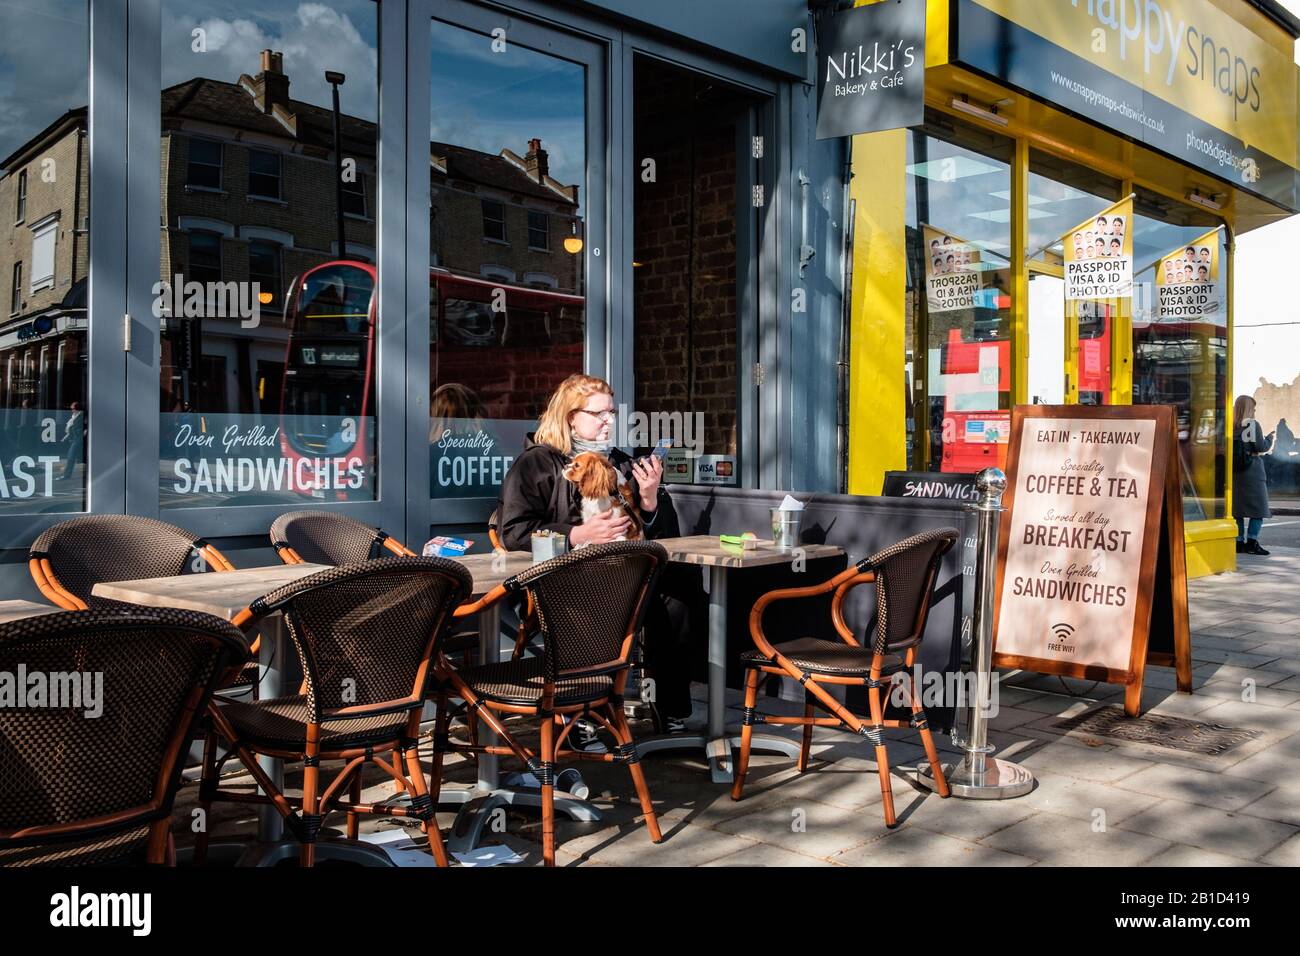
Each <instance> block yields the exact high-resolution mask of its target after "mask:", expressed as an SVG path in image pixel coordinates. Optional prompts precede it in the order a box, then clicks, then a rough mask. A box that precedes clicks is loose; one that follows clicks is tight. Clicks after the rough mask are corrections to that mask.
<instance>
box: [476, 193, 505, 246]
mask: <svg viewBox="0 0 1300 956" xmlns="http://www.w3.org/2000/svg"><path fill="white" fill-rule="evenodd" d="M489 205H492V206H496V207H497V208H498V209H500V210H501V218H500V220H499V221H500V223H501V236H500V238H498V237H496V236H493V235H489V234H488V223H489V222H497V221H498V220H496V219H491V218H490V217H489V216H488V206H489ZM479 208H480V209H481V210H482V213H483V241H484V242H499V243H501V244H503V245H507V246H508V245H510V239H509V235H510V233H509V232H508V231H507V229H506V204H505V203H504V202H503V201H502V200H500V199H488V198H486V197H484V198H481V199H479Z"/></svg>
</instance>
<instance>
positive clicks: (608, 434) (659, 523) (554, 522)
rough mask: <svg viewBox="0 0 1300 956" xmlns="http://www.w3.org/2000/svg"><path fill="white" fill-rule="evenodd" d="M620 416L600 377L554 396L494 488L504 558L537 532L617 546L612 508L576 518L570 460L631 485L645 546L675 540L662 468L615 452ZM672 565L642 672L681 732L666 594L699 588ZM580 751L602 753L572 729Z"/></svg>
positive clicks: (679, 655) (681, 699) (677, 624)
mask: <svg viewBox="0 0 1300 956" xmlns="http://www.w3.org/2000/svg"><path fill="white" fill-rule="evenodd" d="M616 418H617V412H616V411H615V404H614V390H613V389H612V388H610V386H609V383H608V382H606V381H604V380H603V379H599V378H596V377H594V376H591V375H580V374H579V375H570V376H569V377H568V378H566V379H565V380H564V381H563V382H561V383H560V385H559V387H558V388H557V389H556V390H555V393H554V394H553V395H552V396H551V398H550V401H549V403H548V404H547V406H546V411H544V412H543V413H542V417H541V420H540V422H539V423H538V428H537V431H536V432H534V433H532V434H530V435H528V436H527V437H526V439H525V444H524V450H523V451H522V452H521V453H520V455H519V457H518V458H516V459H515V461H514V463H513V464H512V465H511V466H510V471H509V472H507V474H506V478H505V481H504V482H503V483H502V485H501V497H500V500H499V502H498V505H497V516H498V523H499V533H500V535H501V543H502V544H503V545H505V547H506V548H507V549H508V550H510V551H528V550H531V548H532V539H531V535H532V533H533V532H534V531H540V530H547V531H556V532H559V533H560V534H563V535H564V536H565V537H566V538H567V539H568V542H569V546H570V547H571V548H576V547H581V546H582V545H584V544H591V543H600V542H607V541H617V540H619V539H620V537H621V536H623V535H625V534H626V532H627V531H628V528H629V526H630V521H629V519H628V518H627V516H626V515H618V514H616V513H615V512H614V511H613V510H612V509H611V510H610V511H606V512H604V513H603V514H600V515H596V516H595V517H593V518H589V519H588V520H587V521H586V522H584V521H583V520H582V499H581V496H580V495H579V493H578V488H577V485H575V484H574V483H573V482H571V481H569V480H567V479H566V478H565V477H564V474H563V472H564V468H565V466H566V465H568V463H569V462H570V461H571V460H572V459H573V457H574V456H575V455H578V454H580V453H582V452H597V453H599V454H603V455H606V456H608V457H609V460H610V462H611V463H613V465H614V467H615V468H617V469H618V471H619V472H620V473H621V474H622V475H623V477H624V478H626V479H627V481H628V482H630V484H631V489H632V498H633V500H634V501H635V502H636V503H637V505H638V507H639V508H640V509H641V518H642V521H643V523H644V534H645V536H646V537H647V538H649V539H652V540H653V539H655V538H672V537H677V536H679V535H680V534H681V531H680V530H679V524H678V520H677V511H676V509H675V508H674V507H673V502H672V498H671V497H670V496H669V494H668V492H667V490H666V489H665V488H664V487H663V486H662V478H663V463H662V461H660V460H659V459H656V458H654V457H653V456H651V457H647V458H642V459H633V458H631V457H630V456H628V455H627V454H625V453H624V452H622V451H621V450H619V449H617V448H615V447H614V446H613V435H614V430H615V429H614V425H615V421H616ZM682 570H683V569H681V568H679V567H677V566H675V565H669V566H668V568H666V569H665V571H664V573H662V574H661V575H660V578H659V585H658V592H657V593H656V594H655V595H654V597H653V598H652V599H651V602H650V604H649V606H648V607H647V609H646V618H645V654H646V664H647V666H648V668H649V670H650V673H651V676H653V678H654V681H655V684H654V688H655V701H654V702H655V705H656V707H657V709H658V711H659V714H660V716H661V717H662V718H663V720H664V723H665V725H666V729H667V730H668V731H669V732H670V733H673V732H681V731H682V730H684V729H685V724H684V721H685V720H686V718H687V717H689V716H690V713H691V695H690V658H689V656H688V649H689V647H690V645H689V637H690V630H691V627H690V616H691V605H690V603H688V602H687V601H685V600H682V599H680V598H678V597H675V596H673V595H676V594H685V593H688V592H687V590H686V589H688V588H693V587H694V588H698V584H696V583H694V581H693V579H691V578H689V577H688V576H686V575H683V574H682V573H680V572H681V571H682ZM571 736H572V737H574V738H577V744H580V745H581V746H582V747H584V748H588V749H599V748H600V747H603V744H600V743H599V742H598V741H597V740H596V735H595V731H594V728H592V727H590V726H583V725H581V724H580V725H579V727H577V728H575V731H574V733H573V734H572V735H571Z"/></svg>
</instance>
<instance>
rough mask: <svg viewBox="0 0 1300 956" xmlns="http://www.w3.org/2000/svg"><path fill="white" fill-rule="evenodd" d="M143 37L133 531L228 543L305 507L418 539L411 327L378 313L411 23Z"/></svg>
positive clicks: (349, 2)
mask: <svg viewBox="0 0 1300 956" xmlns="http://www.w3.org/2000/svg"><path fill="white" fill-rule="evenodd" d="M129 15H130V18H131V19H130V32H131V45H132V49H133V50H136V51H137V54H136V55H133V56H132V73H131V76H130V84H129V94H128V102H129V109H130V111H131V113H132V115H135V116H138V117H140V119H139V120H137V121H133V122H132V124H131V127H130V131H129V134H128V137H127V140H126V151H127V155H128V170H129V175H128V181H127V188H128V194H129V196H130V197H131V199H130V203H129V206H130V211H129V217H130V218H129V235H130V241H131V246H132V249H133V254H132V256H131V261H130V264H129V267H128V272H127V282H128V311H129V312H130V314H131V323H132V329H133V344H132V348H131V351H130V353H129V355H128V375H127V393H128V416H127V439H128V440H127V447H128V455H129V460H128V465H129V467H128V484H127V506H128V509H129V510H130V511H132V512H133V513H137V514H157V515H158V516H159V517H161V518H163V519H164V520H169V521H173V522H175V523H177V524H180V525H182V526H184V527H186V528H188V529H190V530H193V531H195V532H196V533H200V534H205V535H208V536H214V535H220V534H259V535H260V534H265V532H266V530H267V528H269V526H270V523H271V521H272V520H273V519H274V518H275V517H276V516H277V515H279V514H281V513H283V512H285V511H289V510H293V509H296V508H304V507H305V508H311V507H329V508H330V509H332V510H342V511H344V512H346V513H348V514H350V515H352V516H353V517H355V518H357V519H358V520H361V521H364V522H366V523H369V524H374V525H382V526H384V527H388V528H394V527H400V525H401V523H402V520H403V515H404V495H403V493H402V483H401V479H402V473H403V468H402V448H401V435H402V427H401V425H402V415H403V412H402V403H401V400H400V399H401V396H400V394H399V391H403V390H404V389H403V388H402V386H403V384H404V379H405V375H404V372H403V369H402V357H403V354H404V351H405V350H404V347H403V344H404V343H403V336H404V325H405V323H404V321H403V315H402V312H401V309H400V307H398V308H393V307H382V306H381V305H380V303H381V301H389V299H388V298H387V297H385V296H384V295H383V294H382V293H383V292H384V291H385V283H386V281H391V280H386V279H385V270H386V269H387V270H389V271H390V272H391V268H392V265H393V264H396V265H397V267H398V270H399V273H400V268H401V261H402V258H403V255H402V244H401V237H402V229H401V225H402V221H403V215H402V213H403V208H402V207H403V201H402V200H403V196H402V181H401V177H400V174H399V175H397V176H391V175H390V174H388V173H386V172H385V171H382V170H381V166H380V163H381V159H380V157H381V153H385V152H386V153H390V154H391V153H395V152H396V153H400V150H401V145H402V138H403V135H404V129H405V125H406V124H405V102H404V96H403V88H402V82H403V81H402V73H403V70H404V64H405V43H404V42H403V40H402V39H401V38H402V37H403V33H404V30H403V27H404V19H405V8H404V4H401V3H396V2H389V0H384V2H380V0H341V2H338V3H333V4H330V5H329V6H324V5H310V4H308V5H305V4H302V3H299V2H298V0H257V2H252V0H214V2H211V3H207V4H204V5H203V7H202V8H201V9H200V8H196V7H195V6H194V5H193V4H190V3H187V2H184V0H142V2H139V3H135V2H133V3H132V4H130V14H129ZM381 36H383V37H386V38H397V39H393V40H391V41H390V42H385V43H383V44H381V42H380V38H381ZM381 90H382V91H383V92H382V93H381ZM145 117H148V119H147V120H146V119H145ZM159 157H161V163H160V162H159ZM160 225H161V229H160V228H159V226H160ZM380 249H383V256H384V258H383V259H382V260H381V258H380V254H379V250H380ZM391 302H394V303H397V304H398V305H400V298H399V297H398V296H396V295H394V296H391Z"/></svg>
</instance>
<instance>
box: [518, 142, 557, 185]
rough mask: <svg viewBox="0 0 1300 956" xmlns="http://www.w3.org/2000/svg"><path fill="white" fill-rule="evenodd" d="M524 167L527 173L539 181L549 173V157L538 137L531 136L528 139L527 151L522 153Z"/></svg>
mask: <svg viewBox="0 0 1300 956" xmlns="http://www.w3.org/2000/svg"><path fill="white" fill-rule="evenodd" d="M524 169H526V170H528V175H529V176H531V177H532V178H533V179H535V180H537V181H538V182H539V183H540V182H542V181H544V180H545V179H546V177H547V176H549V175H551V162H550V158H549V157H548V156H547V155H546V150H544V149H542V141H541V140H540V139H537V138H533V139H530V140H529V141H528V152H527V153H526V154H525V155H524Z"/></svg>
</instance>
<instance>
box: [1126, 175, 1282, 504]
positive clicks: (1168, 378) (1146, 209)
mask: <svg viewBox="0 0 1300 956" xmlns="http://www.w3.org/2000/svg"><path fill="white" fill-rule="evenodd" d="M1133 218H1134V223H1133V261H1134V276H1133V403H1134V404H1139V405H1173V406H1174V408H1175V410H1176V416H1175V417H1176V420H1177V423H1178V448H1179V453H1180V455H1181V458H1182V471H1183V516H1184V518H1185V520H1188V521H1197V520H1203V519H1207V518H1222V517H1224V516H1225V515H1226V513H1227V512H1226V508H1225V491H1226V481H1227V472H1226V469H1227V468H1228V467H1230V462H1229V459H1228V457H1227V449H1228V439H1229V434H1228V433H1229V432H1230V431H1231V428H1230V425H1231V420H1230V418H1228V414H1227V412H1225V408H1227V407H1228V406H1229V405H1230V404H1231V402H1230V400H1229V397H1228V392H1227V389H1228V283H1229V275H1228V270H1229V269H1230V268H1231V262H1230V261H1229V259H1228V245H1227V234H1226V230H1225V229H1223V228H1221V225H1222V223H1221V220H1219V219H1218V217H1216V216H1215V215H1214V214H1213V213H1211V212H1209V211H1208V210H1203V209H1200V208H1197V207H1194V206H1191V205H1188V204H1186V203H1182V202H1179V201H1178V200H1174V199H1169V198H1167V197H1164V196H1161V195H1157V194H1156V193H1153V192H1149V191H1147V190H1144V189H1139V190H1138V191H1137V198H1136V199H1135V200H1134V217H1133ZM1284 414H1285V412H1284V411H1282V412H1279V411H1276V410H1274V409H1272V408H1271V407H1269V406H1268V404H1267V402H1266V403H1265V406H1264V409H1263V410H1262V413H1261V414H1260V415H1259V417H1260V418H1261V419H1269V420H1262V421H1261V424H1263V425H1264V431H1265V433H1267V432H1268V431H1269V430H1270V429H1273V428H1275V427H1276V426H1277V424H1278V418H1279V416H1280V415H1284Z"/></svg>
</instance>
